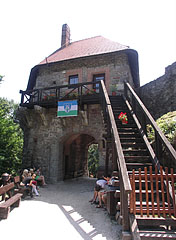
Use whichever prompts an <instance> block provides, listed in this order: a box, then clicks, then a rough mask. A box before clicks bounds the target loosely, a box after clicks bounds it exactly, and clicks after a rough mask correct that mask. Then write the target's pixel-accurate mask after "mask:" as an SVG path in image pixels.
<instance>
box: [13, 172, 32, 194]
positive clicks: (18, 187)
mask: <svg viewBox="0 0 176 240" xmlns="http://www.w3.org/2000/svg"><path fill="white" fill-rule="evenodd" d="M13 182H14V184H15V188H14V192H15V193H22V197H23V198H24V197H26V196H27V195H30V196H31V195H32V193H31V188H30V187H26V186H22V185H20V183H21V179H20V176H15V177H14V178H13Z"/></svg>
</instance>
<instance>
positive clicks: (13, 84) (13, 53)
mask: <svg viewBox="0 0 176 240" xmlns="http://www.w3.org/2000/svg"><path fill="white" fill-rule="evenodd" d="M0 9H1V14H0V31H1V32H0V33H1V37H0V74H1V75H4V76H5V77H4V82H3V83H2V84H1V86H0V96H1V97H7V98H8V99H14V100H15V102H19V101H20V94H19V90H20V89H22V90H25V89H26V86H27V82H28V78H29V74H30V70H31V68H32V67H34V66H35V65H37V64H38V63H39V62H40V61H42V60H43V59H44V58H45V57H47V56H48V55H50V54H51V53H52V52H53V51H55V50H56V49H58V48H59V47H60V44H61V28H62V24H65V23H67V24H68V25H69V26H70V29H71V40H72V41H77V40H81V39H85V38H89V37H94V36H98V35H102V36H104V37H107V38H109V39H111V40H113V41H116V42H119V43H121V44H124V45H127V46H130V47H131V48H133V49H135V50H137V52H138V54H139V72H140V82H141V85H144V84H145V83H147V82H150V81H152V80H154V79H156V78H158V77H160V76H161V75H163V74H164V71H165V67H167V66H168V65H170V64H172V63H173V62H175V61H176V1H175V0H109V1H107V0H106V1H105V0H89V1H84V0H74V1H72V0H67V1H58V0H50V1H45V0H30V1H24V0H15V1H14V0H6V1H1V3H0Z"/></svg>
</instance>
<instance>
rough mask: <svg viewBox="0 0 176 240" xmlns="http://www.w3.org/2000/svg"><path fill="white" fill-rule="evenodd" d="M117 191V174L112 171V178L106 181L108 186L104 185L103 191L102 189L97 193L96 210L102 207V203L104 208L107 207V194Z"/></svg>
mask: <svg viewBox="0 0 176 240" xmlns="http://www.w3.org/2000/svg"><path fill="white" fill-rule="evenodd" d="M117 189H119V180H118V172H117V171H113V173H112V177H111V179H110V180H109V181H108V185H106V186H105V188H104V189H102V190H100V191H99V192H98V200H99V204H98V206H97V208H101V207H102V206H103V203H104V205H105V207H106V206H107V192H108V191H115V190H117Z"/></svg>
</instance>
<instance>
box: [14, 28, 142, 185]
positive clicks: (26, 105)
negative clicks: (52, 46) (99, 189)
mask: <svg viewBox="0 0 176 240" xmlns="http://www.w3.org/2000/svg"><path fill="white" fill-rule="evenodd" d="M100 80H103V81H104V83H105V86H106V89H107V92H108V94H109V95H112V94H121V93H122V92H123V88H124V84H123V83H124V81H127V82H129V83H130V84H131V85H132V86H133V87H134V88H138V87H139V74H138V54H137V52H136V51H135V50H132V49H130V48H129V47H127V46H124V45H121V44H119V43H116V42H113V41H110V40H108V39H106V38H104V37H102V36H97V37H92V38H89V39H85V40H80V41H76V42H70V29H69V27H68V25H67V24H64V25H63V27H62V36H61V47H60V48H59V49H58V50H56V51H55V52H54V53H52V54H51V55H50V56H49V57H47V58H46V59H44V60H43V61H42V62H40V63H39V64H38V65H36V66H34V67H33V68H32V70H31V73H30V76H29V81H28V85H27V89H26V91H21V94H22V98H21V104H20V107H19V111H18V118H19V120H20V125H21V127H22V129H23V131H24V152H23V166H24V167H33V166H35V167H41V168H42V171H43V174H44V175H45V176H46V179H47V180H48V181H49V182H57V181H60V180H63V179H66V178H69V177H77V176H81V175H88V161H87V154H88V147H89V146H90V145H91V144H92V143H97V144H98V148H99V165H100V167H102V168H105V166H106V157H107V152H106V145H107V138H106V126H105V124H104V119H103V115H102V108H101V104H100V98H99V81H100ZM73 100H76V102H77V108H78V111H77V115H76V116H66V117H65V116H64V117H60V116H58V113H57V111H58V102H59V103H60V102H62V103H65V102H67V107H68V106H69V104H71V102H72V101H73ZM63 109H64V111H67V110H68V109H67V110H66V108H65V105H64V108H63ZM108 168H109V169H110V170H114V168H115V167H114V165H113V161H110V162H109V164H108Z"/></svg>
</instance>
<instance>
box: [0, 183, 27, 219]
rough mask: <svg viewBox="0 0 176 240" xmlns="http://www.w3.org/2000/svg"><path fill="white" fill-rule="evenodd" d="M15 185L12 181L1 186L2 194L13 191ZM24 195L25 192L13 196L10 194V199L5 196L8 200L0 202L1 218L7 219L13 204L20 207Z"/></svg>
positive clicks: (0, 192)
mask: <svg viewBox="0 0 176 240" xmlns="http://www.w3.org/2000/svg"><path fill="white" fill-rule="evenodd" d="M14 186H15V185H14V182H12V183H9V184H7V185H5V186H2V187H0V196H3V195H6V193H8V192H11V193H12V191H13V189H14ZM22 195H23V194H21V193H17V194H15V195H13V196H10V198H9V199H8V200H6V198H5V200H6V201H2V202H0V218H1V219H6V218H7V217H8V215H9V212H10V207H11V206H14V207H19V205H20V201H21V197H22Z"/></svg>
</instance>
